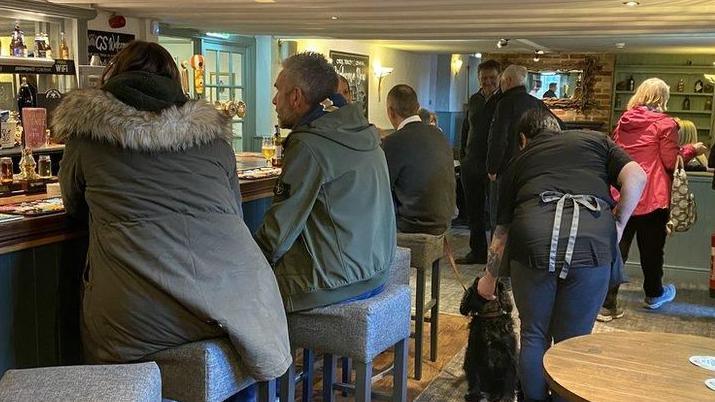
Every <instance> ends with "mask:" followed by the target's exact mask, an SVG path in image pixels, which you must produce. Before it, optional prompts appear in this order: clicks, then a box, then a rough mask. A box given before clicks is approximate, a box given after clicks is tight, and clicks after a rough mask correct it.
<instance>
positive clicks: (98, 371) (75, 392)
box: [0, 362, 161, 402]
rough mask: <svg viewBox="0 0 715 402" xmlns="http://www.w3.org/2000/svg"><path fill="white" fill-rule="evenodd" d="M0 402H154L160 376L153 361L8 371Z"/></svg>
mask: <svg viewBox="0 0 715 402" xmlns="http://www.w3.org/2000/svg"><path fill="white" fill-rule="evenodd" d="M0 401H3V402H27V401H43V402H60V401H62V402H66V401H76V402H85V401H86V402H101V401H134V402H157V401H161V375H160V374H159V367H157V365H156V364H155V363H152V362H148V363H138V364H116V365H92V366H59V367H42V368H34V369H24V370H8V371H6V372H5V374H4V375H3V377H2V378H1V379H0Z"/></svg>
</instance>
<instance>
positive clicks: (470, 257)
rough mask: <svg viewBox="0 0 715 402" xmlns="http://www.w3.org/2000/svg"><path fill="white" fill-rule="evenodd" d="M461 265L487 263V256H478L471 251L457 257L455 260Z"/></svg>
mask: <svg viewBox="0 0 715 402" xmlns="http://www.w3.org/2000/svg"><path fill="white" fill-rule="evenodd" d="M454 262H456V263H457V264H459V265H473V264H486V263H487V257H484V258H477V257H475V256H474V254H472V253H471V252H470V253H468V254H467V255H465V256H464V257H461V258H457V259H456V260H454Z"/></svg>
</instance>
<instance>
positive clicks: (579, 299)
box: [511, 260, 611, 401]
mask: <svg viewBox="0 0 715 402" xmlns="http://www.w3.org/2000/svg"><path fill="white" fill-rule="evenodd" d="M559 272H560V270H559V269H558V268H557V270H556V272H549V271H548V270H547V269H534V268H530V267H528V266H526V265H524V264H521V263H519V262H517V261H514V260H512V261H511V285H512V289H513V291H514V302H515V303H516V307H517V309H518V310H519V318H520V319H521V353H520V355H519V377H520V379H521V387H522V389H523V391H524V396H525V397H526V398H527V401H528V400H537V401H538V400H546V399H547V397H548V388H547V385H546V379H545V378H544V366H543V360H544V353H546V351H547V350H548V349H549V347H551V343H552V341H553V342H554V343H558V342H561V341H563V340H566V339H569V338H573V337H576V336H581V335H587V334H590V333H591V330H592V329H593V323H594V322H595V321H596V315H598V310H599V309H600V307H601V304H602V303H603V299H604V298H605V297H606V292H607V291H608V281H609V278H610V275H611V267H610V266H603V267H589V268H571V269H570V270H569V272H568V276H566V279H559V278H558V273H559ZM554 400H558V398H554Z"/></svg>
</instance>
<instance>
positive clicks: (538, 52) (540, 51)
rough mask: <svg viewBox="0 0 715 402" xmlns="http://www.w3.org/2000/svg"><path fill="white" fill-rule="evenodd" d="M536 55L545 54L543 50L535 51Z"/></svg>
mask: <svg viewBox="0 0 715 402" xmlns="http://www.w3.org/2000/svg"><path fill="white" fill-rule="evenodd" d="M534 53H535V54H544V51H543V50H534Z"/></svg>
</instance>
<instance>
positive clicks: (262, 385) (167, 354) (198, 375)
mask: <svg viewBox="0 0 715 402" xmlns="http://www.w3.org/2000/svg"><path fill="white" fill-rule="evenodd" d="M145 360H153V361H155V362H156V364H158V365H159V368H160V369H161V380H162V393H163V396H164V398H168V399H172V400H177V401H181V402H193V401H196V402H214V401H215V402H218V401H224V400H226V399H228V398H230V397H231V396H233V395H236V394H237V393H238V392H239V391H241V390H243V389H245V388H248V387H249V386H251V385H253V384H256V381H255V380H254V379H253V378H251V377H249V376H248V375H247V374H246V373H245V371H244V370H243V368H242V367H241V361H240V358H239V356H238V353H237V352H236V350H235V349H234V348H233V345H232V344H231V342H230V341H229V340H228V338H215V339H208V340H204V341H200V342H192V343H188V344H186V345H182V346H178V347H175V348H170V349H166V350H162V351H161V352H157V353H154V354H152V355H149V356H147V357H146V359H145ZM271 395H272V396H273V397H271ZM275 395H276V381H275V380H271V381H262V382H259V383H258V401H259V402H273V401H274V400H275Z"/></svg>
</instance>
